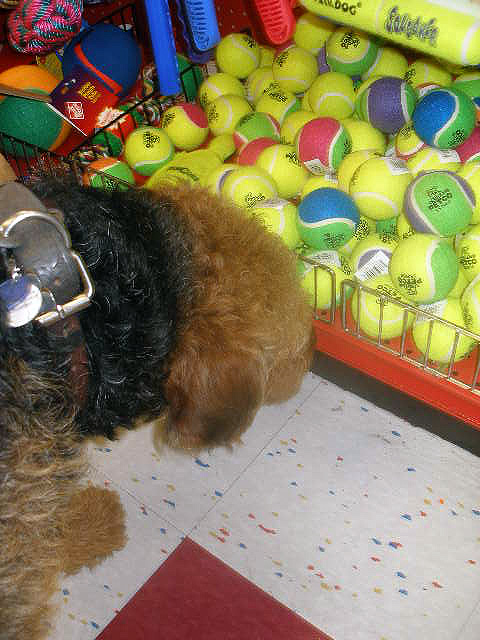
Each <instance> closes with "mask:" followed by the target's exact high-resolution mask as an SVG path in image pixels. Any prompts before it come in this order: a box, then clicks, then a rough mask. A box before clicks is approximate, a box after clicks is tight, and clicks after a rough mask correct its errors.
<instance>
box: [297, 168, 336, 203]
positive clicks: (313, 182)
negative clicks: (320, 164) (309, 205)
mask: <svg viewBox="0 0 480 640" xmlns="http://www.w3.org/2000/svg"><path fill="white" fill-rule="evenodd" d="M326 187H330V188H331V189H339V188H340V187H339V186H338V180H337V177H336V175H335V174H334V173H322V174H320V175H312V174H311V173H309V178H308V180H307V181H306V182H305V184H304V185H303V188H302V192H301V194H300V199H301V200H303V198H305V197H306V196H308V194H309V193H312V191H315V190H316V189H325V188H326Z"/></svg>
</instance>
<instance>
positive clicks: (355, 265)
mask: <svg viewBox="0 0 480 640" xmlns="http://www.w3.org/2000/svg"><path fill="white" fill-rule="evenodd" d="M369 226H370V225H369ZM397 245H398V236H397V235H395V234H393V233H379V232H377V231H374V232H373V233H370V234H369V235H367V236H366V237H364V238H362V239H361V240H359V242H357V244H356V245H355V247H354V249H353V251H352V255H351V257H350V263H351V265H352V269H353V271H354V273H357V272H360V273H361V274H362V279H363V280H364V279H366V278H367V277H370V278H373V277H375V276H376V275H381V273H382V272H386V270H387V268H388V264H389V262H390V259H391V257H392V254H393V252H394V250H395V249H396V248H397ZM379 254H380V255H379ZM379 269H380V271H379Z"/></svg>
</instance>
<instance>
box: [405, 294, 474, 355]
mask: <svg viewBox="0 0 480 640" xmlns="http://www.w3.org/2000/svg"><path fill="white" fill-rule="evenodd" d="M424 310H425V311H427V312H430V313H432V314H433V315H434V316H435V317H437V318H441V319H442V320H446V321H447V322H451V323H453V324H454V325H456V326H457V327H461V328H462V329H466V328H467V326H466V323H465V318H464V313H463V310H462V305H461V304H460V300H459V299H458V298H451V297H448V298H446V299H445V300H441V301H440V302H438V303H437V304H432V305H426V306H425V307H424ZM431 324H432V323H431V318H429V317H428V316H426V315H422V314H419V315H418V317H417V320H416V321H415V324H414V325H413V329H412V337H413V341H414V343H415V346H416V347H417V349H418V350H419V351H420V352H421V353H422V354H423V355H424V356H425V355H427V359H428V360H432V361H434V362H441V363H447V362H450V361H451V360H452V358H453V361H454V362H457V361H458V360H463V359H464V358H466V357H467V356H468V355H469V354H470V352H471V351H472V349H473V347H474V346H475V341H474V340H473V339H472V338H470V337H469V336H466V335H465V334H463V333H461V332H459V338H458V342H457V345H456V348H455V355H454V354H453V349H454V346H455V334H456V329H454V328H453V327H449V326H448V325H445V324H443V323H441V322H435V321H434V322H433V328H432V330H431V331H430V328H431ZM429 341H430V342H429ZM427 349H428V351H427Z"/></svg>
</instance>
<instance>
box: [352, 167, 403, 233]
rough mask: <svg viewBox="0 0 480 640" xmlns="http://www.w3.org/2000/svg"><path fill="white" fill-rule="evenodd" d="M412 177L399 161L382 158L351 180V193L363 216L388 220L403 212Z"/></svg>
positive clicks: (357, 173)
mask: <svg viewBox="0 0 480 640" xmlns="http://www.w3.org/2000/svg"><path fill="white" fill-rule="evenodd" d="M411 181H412V174H411V173H410V171H409V170H408V167H407V166H406V164H405V163H404V162H403V160H400V159H399V158H394V157H392V158H389V157H386V156H378V157H374V158H370V159H369V160H366V161H365V162H363V163H362V164H361V165H360V166H359V167H358V169H356V171H355V173H354V174H353V176H352V178H351V180H350V186H349V193H350V195H351V196H352V198H353V199H354V201H355V204H356V205H357V207H358V209H359V211H360V213H362V214H363V215H365V216H367V217H368V218H373V219H374V220H384V219H386V218H392V217H393V216H398V215H399V214H400V212H401V211H402V207H403V200H404V196H405V191H406V189H407V187H408V185H409V184H410V182H411Z"/></svg>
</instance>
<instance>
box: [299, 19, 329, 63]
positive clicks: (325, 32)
mask: <svg viewBox="0 0 480 640" xmlns="http://www.w3.org/2000/svg"><path fill="white" fill-rule="evenodd" d="M334 31H335V25H334V24H333V22H330V20H325V19H324V18H321V17H320V16H317V15H316V14H314V13H311V12H309V11H307V12H305V13H304V14H302V15H301V16H300V17H299V18H298V19H297V21H296V23H295V31H294V32H293V41H294V42H295V44H296V45H297V46H298V47H302V48H303V49H307V51H310V53H313V55H314V56H316V55H318V52H319V51H320V49H321V48H322V47H323V45H324V44H325V43H326V41H327V40H328V38H329V37H330V36H331V35H332V33H333V32H334Z"/></svg>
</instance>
